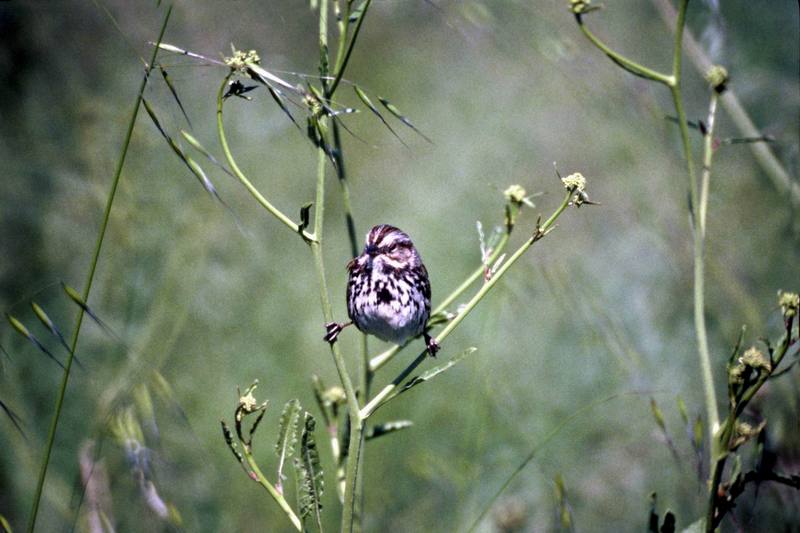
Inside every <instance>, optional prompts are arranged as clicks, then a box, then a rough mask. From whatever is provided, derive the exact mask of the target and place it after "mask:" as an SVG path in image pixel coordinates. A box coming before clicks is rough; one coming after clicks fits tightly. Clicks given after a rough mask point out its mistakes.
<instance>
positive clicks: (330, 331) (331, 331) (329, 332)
mask: <svg viewBox="0 0 800 533" xmlns="http://www.w3.org/2000/svg"><path fill="white" fill-rule="evenodd" d="M343 328H344V326H342V325H341V324H337V323H336V322H328V323H327V324H325V332H326V333H325V336H324V337H323V339H325V341H326V342H328V343H330V344H333V343H334V342H336V339H337V338H338V337H339V333H341V331H342V329H343Z"/></svg>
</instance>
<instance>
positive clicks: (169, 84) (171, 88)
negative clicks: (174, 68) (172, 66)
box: [158, 65, 192, 128]
mask: <svg viewBox="0 0 800 533" xmlns="http://www.w3.org/2000/svg"><path fill="white" fill-rule="evenodd" d="M158 70H160V71H161V77H162V78H164V83H166V84H167V87H169V92H171V93H172V98H174V99H175V102H176V103H177V104H178V107H179V108H180V110H181V113H183V118H185V119H186V123H187V124H188V125H189V127H190V128H191V127H192V121H191V120H189V115H188V114H187V113H186V109H185V108H184V107H183V103H182V102H181V99H180V98H179V97H178V91H177V90H176V89H175V86H174V85H173V84H172V80H171V79H170V78H169V75H168V74H167V71H166V69H164V66H163V65H159V66H158Z"/></svg>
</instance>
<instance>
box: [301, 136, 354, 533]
mask: <svg viewBox="0 0 800 533" xmlns="http://www.w3.org/2000/svg"><path fill="white" fill-rule="evenodd" d="M325 161H326V155H325V151H324V150H322V149H319V150H318V157H317V197H316V207H315V210H314V235H315V237H316V238H315V240H314V241H312V242H311V244H310V245H311V251H312V253H313V255H314V264H315V266H316V271H317V280H318V282H319V291H320V300H321V303H322V314H323V316H324V318H325V322H333V311H332V308H331V302H330V296H329V294H328V283H327V280H326V278H325V265H324V263H323V260H322V231H323V222H324V216H325ZM331 353H332V354H333V361H334V364H335V365H336V371H337V372H338V374H339V380H340V381H341V382H342V387H343V388H344V392H345V396H346V398H347V408H348V414H349V417H350V446H349V448H348V454H347V467H346V470H345V493H344V508H343V510H342V531H352V530H353V520H354V516H353V509H354V494H355V483H356V476H357V475H358V461H359V459H358V458H359V456H360V454H361V444H362V442H363V428H364V424H363V421H362V419H361V414H360V410H359V405H358V398H357V397H356V392H355V389H354V388H353V382H352V381H351V380H350V374H349V373H348V371H347V367H346V365H345V362H344V357H343V356H342V352H341V350H339V345H338V343H332V344H331Z"/></svg>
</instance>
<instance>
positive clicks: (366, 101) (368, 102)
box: [353, 85, 408, 148]
mask: <svg viewBox="0 0 800 533" xmlns="http://www.w3.org/2000/svg"><path fill="white" fill-rule="evenodd" d="M353 90H354V91H355V92H356V96H358V99H359V100H361V101H362V102H363V103H364V105H365V106H367V107H368V108H369V110H370V111H372V113H373V114H374V115H375V116H376V117H378V118H379V119H380V121H381V122H383V125H384V126H386V127H387V128H388V130H389V131H390V132H391V134H392V135H394V136H395V138H396V139H397V140H398V141H400V144H402V145H403V146H405V147H406V148H408V145H407V144H406V143H405V142H403V139H401V138H400V136H399V135H398V134H397V132H396V131H394V128H392V127H391V126H390V125H389V123H388V122H387V121H386V119H385V118H384V117H383V115H382V114H381V112H380V111H378V108H377V107H375V104H373V103H372V100H370V99H369V96H367V93H365V92H364V91H362V90H361V88H360V87H359V86H358V85H353Z"/></svg>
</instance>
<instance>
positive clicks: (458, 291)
mask: <svg viewBox="0 0 800 533" xmlns="http://www.w3.org/2000/svg"><path fill="white" fill-rule="evenodd" d="M512 229H513V224H512V225H511V226H510V227H509V228H508V229H507V230H506V232H505V233H503V236H502V237H500V241H499V242H498V243H497V245H496V246H495V248H494V250H492V253H491V254H490V255H489V258H488V259H487V261H486V262H487V263H488V264H490V265H491V264H494V262H495V261H497V259H498V258H499V257H500V255H501V254H502V253H503V250H504V249H505V247H506V244H508V238H509V237H510V236H511V230H512ZM483 275H484V267H483V265H481V266H479V267H478V268H476V269H475V270H474V271H473V272H472V274H470V275H469V276H468V277H467V279H465V280H464V281H463V282H462V283H461V285H459V286H458V287H456V288H455V290H453V291H452V292H451V293H450V294H449V295H447V297H446V298H445V299H444V300H442V302H441V303H440V304H439V305H438V306H436V308H435V309H434V310H433V311H432V312H431V316H435V315H437V314H439V313H443V312H445V311H446V310H447V307H448V306H449V305H450V304H452V303H453V302H454V301H455V300H456V299H457V298H459V297H460V296H461V295H462V294H464V293H465V292H466V291H467V289H469V288H470V287H471V286H472V284H473V283H475V282H476V281H477V280H478V279H480V278H482V277H483ZM405 346H406V345H402V346H401V345H395V346H392V347H391V348H389V349H388V350H386V351H384V352H382V353H380V354H378V355H376V356H375V357H373V358H372V359H371V360H370V362H369V368H370V370H371V371H372V372H373V373H374V372H377V371H378V370H380V369H381V368H383V366H384V365H386V364H387V363H388V362H389V361H391V360H392V358H393V357H394V356H395V355H397V354H398V353H399V352H400V351H401V350H402V349H403V348H405Z"/></svg>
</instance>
